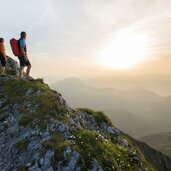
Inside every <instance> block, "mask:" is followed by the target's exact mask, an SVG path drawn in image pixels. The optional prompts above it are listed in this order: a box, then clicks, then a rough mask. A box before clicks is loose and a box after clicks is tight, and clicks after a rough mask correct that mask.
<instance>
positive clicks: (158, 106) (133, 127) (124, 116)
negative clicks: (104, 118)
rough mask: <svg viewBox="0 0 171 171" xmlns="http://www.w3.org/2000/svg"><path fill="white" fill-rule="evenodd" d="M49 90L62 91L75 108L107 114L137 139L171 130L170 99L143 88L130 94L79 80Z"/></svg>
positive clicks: (73, 79)
mask: <svg viewBox="0 0 171 171" xmlns="http://www.w3.org/2000/svg"><path fill="white" fill-rule="evenodd" d="M50 87H51V88H53V89H55V90H58V91H60V92H61V93H62V94H63V96H64V97H65V99H67V101H68V103H69V104H70V105H71V106H72V107H74V108H77V107H80V106H83V107H90V108H92V109H95V110H103V111H104V112H108V113H109V116H110V118H111V120H112V121H113V123H114V124H116V125H117V126H118V127H119V128H120V129H122V130H124V131H125V132H127V133H129V134H130V135H132V136H133V137H135V138H140V137H142V136H145V135H147V134H153V133H158V132H168V131H171V115H170V113H171V105H170V101H171V97H170V96H169V97H163V96H160V95H158V94H156V93H154V92H152V91H149V90H147V89H144V88H141V87H140V88H135V89H132V90H129V91H119V90H116V89H114V88H110V87H109V88H95V87H90V86H87V85H86V84H85V83H84V82H83V81H81V80H80V79H78V78H69V79H64V80H60V81H57V82H55V83H53V84H51V85H50ZM116 111H117V112H116ZM121 120H122V122H120V121H121Z"/></svg>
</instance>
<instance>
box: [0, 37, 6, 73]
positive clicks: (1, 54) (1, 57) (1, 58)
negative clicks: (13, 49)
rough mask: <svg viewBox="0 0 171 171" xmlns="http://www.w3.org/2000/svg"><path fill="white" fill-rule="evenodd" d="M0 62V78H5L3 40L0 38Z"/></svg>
mask: <svg viewBox="0 0 171 171" xmlns="http://www.w3.org/2000/svg"><path fill="white" fill-rule="evenodd" d="M0 61H1V65H2V67H1V71H0V76H5V75H6V74H5V66H6V50H5V45H4V39H3V38H0Z"/></svg>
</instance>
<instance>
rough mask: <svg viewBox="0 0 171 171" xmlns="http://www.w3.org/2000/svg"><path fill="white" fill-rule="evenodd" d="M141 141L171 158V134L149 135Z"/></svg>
mask: <svg viewBox="0 0 171 171" xmlns="http://www.w3.org/2000/svg"><path fill="white" fill-rule="evenodd" d="M141 141H143V142H145V143H147V144H148V145H150V146H151V147H153V148H155V149H156V150H159V151H161V152H162V153H164V154H166V155H168V156H169V157H170V158H171V132H167V133H159V134H153V135H147V136H145V137H142V138H141Z"/></svg>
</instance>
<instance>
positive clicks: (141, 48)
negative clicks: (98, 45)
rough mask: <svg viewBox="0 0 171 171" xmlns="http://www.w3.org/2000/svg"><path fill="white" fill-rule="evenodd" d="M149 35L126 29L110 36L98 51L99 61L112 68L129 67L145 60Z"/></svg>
mask: <svg viewBox="0 0 171 171" xmlns="http://www.w3.org/2000/svg"><path fill="white" fill-rule="evenodd" d="M149 42H150V41H149V37H148V36H147V35H146V34H143V33H141V34H138V33H136V32H135V33H134V32H130V31H127V30H122V31H118V32H116V33H115V34H114V35H113V36H111V37H110V38H109V40H108V42H107V43H106V44H105V47H104V48H103V49H102V51H101V52H100V55H99V56H100V58H99V59H100V63H101V64H102V65H105V66H107V67H109V68H113V69H119V70H123V69H129V68H131V67H134V66H135V65H136V64H138V63H141V62H142V61H144V60H146V59H147V57H148V55H149V51H148V46H149Z"/></svg>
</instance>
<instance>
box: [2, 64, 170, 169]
mask: <svg viewBox="0 0 171 171" xmlns="http://www.w3.org/2000/svg"><path fill="white" fill-rule="evenodd" d="M14 68H15V69H16V68H17V67H11V68H9V71H10V72H11V73H15V74H13V75H8V76H6V77H1V78H0V102H1V103H0V151H1V155H0V170H2V171H9V170H17V171H18V170H19V171H20V170H21V171H24V170H29V171H37V170H38V171H47V170H48V171H54V170H57V171H71V170H72V171H79V170H83V171H86V170H90V171H97V170H98V171H102V170H104V171H108V170H118V171H120V170H123V171H125V170H130V171H131V170H144V171H145V170H159V171H167V170H168V171H169V170H170V168H171V159H170V158H169V157H167V156H165V155H163V154H162V153H160V152H157V151H155V150H154V149H152V148H150V147H149V146H147V145H146V144H144V143H141V142H139V141H136V140H134V139H133V138H131V137H129V136H128V135H126V134H124V133H123V132H121V131H120V130H118V129H117V128H115V127H114V125H113V124H112V123H111V121H110V120H109V118H108V117H107V116H106V115H105V114H104V113H103V112H101V111H93V110H91V109H85V108H78V109H72V108H71V107H70V106H69V105H68V104H67V103H66V101H65V100H64V99H63V97H62V95H61V94H60V93H58V92H57V91H54V90H52V89H50V88H49V86H48V85H47V84H45V83H43V81H42V80H41V79H37V80H35V81H33V82H30V81H27V80H19V79H18V78H17V76H16V73H17V70H15V69H14ZM9 71H8V72H9ZM148 152H149V154H148ZM156 154H157V155H156Z"/></svg>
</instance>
